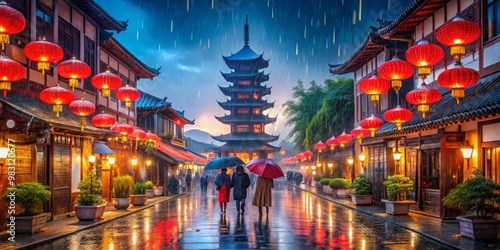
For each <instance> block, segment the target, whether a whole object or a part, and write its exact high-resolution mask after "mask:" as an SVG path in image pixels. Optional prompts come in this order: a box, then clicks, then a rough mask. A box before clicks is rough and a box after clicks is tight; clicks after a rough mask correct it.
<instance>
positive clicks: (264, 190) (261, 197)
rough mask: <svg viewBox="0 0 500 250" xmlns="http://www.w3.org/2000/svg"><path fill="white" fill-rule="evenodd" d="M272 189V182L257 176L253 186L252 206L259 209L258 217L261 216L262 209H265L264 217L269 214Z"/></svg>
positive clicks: (270, 179)
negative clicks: (255, 183)
mask: <svg viewBox="0 0 500 250" xmlns="http://www.w3.org/2000/svg"><path fill="white" fill-rule="evenodd" d="M272 188H274V180H273V179H272V178H265V177H261V176H259V177H258V178H257V185H256V186H255V194H254V196H253V200H252V205H254V206H258V207H259V216H262V207H266V215H267V214H268V213H269V207H270V206H272V203H273V201H272V194H271V189H272Z"/></svg>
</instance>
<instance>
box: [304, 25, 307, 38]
mask: <svg viewBox="0 0 500 250" xmlns="http://www.w3.org/2000/svg"><path fill="white" fill-rule="evenodd" d="M306 38H307V25H306V26H304V39H306Z"/></svg>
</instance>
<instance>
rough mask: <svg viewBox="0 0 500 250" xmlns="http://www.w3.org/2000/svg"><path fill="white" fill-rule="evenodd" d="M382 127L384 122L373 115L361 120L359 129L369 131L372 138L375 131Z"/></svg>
mask: <svg viewBox="0 0 500 250" xmlns="http://www.w3.org/2000/svg"><path fill="white" fill-rule="evenodd" d="M383 125H384V121H382V119H380V118H378V117H376V116H374V115H373V114H372V115H371V116H370V117H368V118H365V119H363V120H361V127H362V128H366V129H368V130H370V134H371V136H372V137H375V131H377V129H379V128H380V127H382V126H383Z"/></svg>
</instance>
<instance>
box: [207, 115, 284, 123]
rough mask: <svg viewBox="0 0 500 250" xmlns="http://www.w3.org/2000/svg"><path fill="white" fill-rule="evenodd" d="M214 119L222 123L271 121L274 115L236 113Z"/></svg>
mask: <svg viewBox="0 0 500 250" xmlns="http://www.w3.org/2000/svg"><path fill="white" fill-rule="evenodd" d="M215 119H217V120H219V121H220V122H222V123H234V122H245V123H249V122H250V123H264V124H268V123H273V122H275V121H276V117H268V116H266V115H263V114H258V115H252V116H250V117H249V116H236V115H225V116H221V117H218V116H216V117H215Z"/></svg>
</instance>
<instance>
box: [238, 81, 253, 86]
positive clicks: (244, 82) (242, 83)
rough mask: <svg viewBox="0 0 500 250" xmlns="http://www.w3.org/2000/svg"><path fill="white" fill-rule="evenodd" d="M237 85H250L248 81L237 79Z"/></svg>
mask: <svg viewBox="0 0 500 250" xmlns="http://www.w3.org/2000/svg"><path fill="white" fill-rule="evenodd" d="M238 85H250V81H238Z"/></svg>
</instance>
